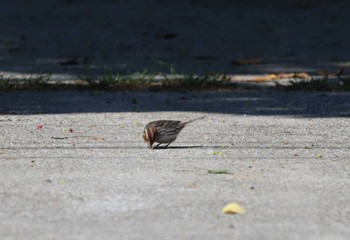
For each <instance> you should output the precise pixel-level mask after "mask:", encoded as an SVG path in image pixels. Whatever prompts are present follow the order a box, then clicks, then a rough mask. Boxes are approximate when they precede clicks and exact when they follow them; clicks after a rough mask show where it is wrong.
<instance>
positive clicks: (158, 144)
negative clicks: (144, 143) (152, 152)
mask: <svg viewBox="0 0 350 240" xmlns="http://www.w3.org/2000/svg"><path fill="white" fill-rule="evenodd" d="M160 144H161V143H158V144H157V145H156V146H155V147H153V149H156V148H158V147H159V145H160Z"/></svg>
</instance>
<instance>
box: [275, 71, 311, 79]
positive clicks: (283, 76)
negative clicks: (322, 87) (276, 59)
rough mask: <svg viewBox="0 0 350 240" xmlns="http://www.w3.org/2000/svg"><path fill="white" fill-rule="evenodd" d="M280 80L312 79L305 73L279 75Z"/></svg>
mask: <svg viewBox="0 0 350 240" xmlns="http://www.w3.org/2000/svg"><path fill="white" fill-rule="evenodd" d="M277 78H278V79H285V78H302V79H309V78H311V77H310V75H309V74H307V73H305V72H300V73H279V74H277Z"/></svg>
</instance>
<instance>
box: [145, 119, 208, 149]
mask: <svg viewBox="0 0 350 240" xmlns="http://www.w3.org/2000/svg"><path fill="white" fill-rule="evenodd" d="M203 118H205V116H204V117H199V118H195V119H192V120H190V121H187V122H181V121H175V120H158V121H154V122H150V123H148V124H147V125H146V127H145V130H144V131H143V139H144V140H145V142H146V143H147V144H148V146H149V147H150V148H153V149H154V148H157V147H159V145H160V144H163V143H166V144H167V145H166V146H165V147H166V148H167V147H168V146H169V145H170V144H171V143H172V142H174V141H175V140H176V138H177V135H178V134H179V133H180V132H181V130H182V129H183V128H184V127H185V126H186V125H187V124H189V123H191V122H193V121H196V120H199V119H203ZM155 142H156V143H158V144H157V145H156V146H155V147H152V145H153V144H154V143H155Z"/></svg>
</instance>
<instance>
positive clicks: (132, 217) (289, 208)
mask: <svg viewBox="0 0 350 240" xmlns="http://www.w3.org/2000/svg"><path fill="white" fill-rule="evenodd" d="M0 113H1V115H0V132H1V134H0V142H1V146H0V239H2V240H9V239H37V240H39V239H43V240H48V239H201V240H203V239H249V240H250V239H259V240H262V239H266V240H273V239H293V240H296V239H303V240H304V239H315V240H319V239H344V240H345V239H348V237H349V236H350V228H349V225H350V204H349V199H350V174H349V173H350V158H349V155H350V151H349V148H350V141H349V136H350V121H349V116H350V94H349V93H310V92H287V93H286V92H249V91H246V92H217V93H212V92H202V93H186V92H178V93H147V92H139V93H104V92H1V94H0ZM202 115H205V116H206V118H205V119H203V120H199V121H196V122H194V123H192V124H191V125H189V126H188V127H186V128H185V129H184V130H183V131H182V133H181V134H180V135H179V137H178V139H177V141H176V142H174V143H173V144H172V145H170V146H171V147H170V148H169V149H160V150H150V149H148V148H147V147H146V144H145V143H144V142H143V140H142V137H141V136H142V131H143V128H144V126H145V125H146V124H147V123H148V122H149V121H152V120H158V119H179V120H188V119H191V118H194V117H198V116H202ZM215 169H227V170H229V172H230V174H209V173H208V170H215ZM230 202H237V203H239V204H240V205H241V206H242V207H244V208H245V209H246V213H245V214H243V215H227V214H223V213H221V209H222V208H223V207H224V206H225V205H226V204H227V203H230Z"/></svg>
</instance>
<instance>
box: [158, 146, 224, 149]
mask: <svg viewBox="0 0 350 240" xmlns="http://www.w3.org/2000/svg"><path fill="white" fill-rule="evenodd" d="M191 148H203V149H205V148H222V146H169V147H165V146H164V147H162V146H161V147H157V148H154V149H153V150H166V149H191Z"/></svg>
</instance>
